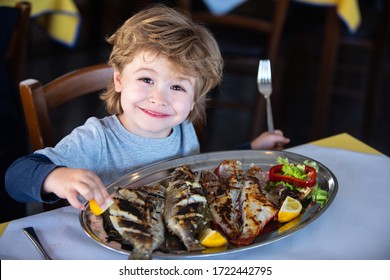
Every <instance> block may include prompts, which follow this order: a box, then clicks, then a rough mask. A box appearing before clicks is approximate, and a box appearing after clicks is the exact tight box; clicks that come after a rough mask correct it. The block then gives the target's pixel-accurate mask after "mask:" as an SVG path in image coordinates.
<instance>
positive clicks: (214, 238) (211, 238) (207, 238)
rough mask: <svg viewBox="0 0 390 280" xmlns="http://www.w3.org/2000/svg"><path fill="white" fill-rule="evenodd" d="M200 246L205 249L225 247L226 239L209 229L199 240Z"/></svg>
mask: <svg viewBox="0 0 390 280" xmlns="http://www.w3.org/2000/svg"><path fill="white" fill-rule="evenodd" d="M199 241H200V244H202V245H203V246H205V247H207V248H214V247H221V246H223V245H226V243H227V240H226V238H225V237H224V236H223V235H222V234H221V233H219V232H218V231H216V230H213V229H211V228H208V229H206V230H205V231H204V232H203V233H202V236H201V237H200V239H199Z"/></svg>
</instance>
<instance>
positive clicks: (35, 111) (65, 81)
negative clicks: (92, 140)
mask: <svg viewBox="0 0 390 280" xmlns="http://www.w3.org/2000/svg"><path fill="white" fill-rule="evenodd" d="M112 76H113V69H112V67H110V66H108V65H107V64H99V65H94V66H89V67H85V68H81V69H78V70H75V71H72V72H70V73H67V74H65V75H63V76H61V77H59V78H57V79H55V80H53V81H51V82H49V83H48V84H46V85H42V84H41V83H40V82H39V81H37V80H34V79H27V80H24V81H22V82H21V83H20V86H19V89H20V97H21V100H22V105H23V110H24V115H25V120H26V124H27V128H28V133H29V139H30V145H31V149H32V151H35V150H38V149H42V148H45V147H49V146H54V145H55V144H56V143H57V140H58V139H55V136H54V133H53V124H52V120H51V117H50V112H51V111H52V110H54V109H55V108H57V107H59V106H60V105H62V104H64V103H66V102H69V101H71V100H74V99H76V98H78V97H81V96H84V95H88V94H92V93H96V92H101V91H103V90H104V89H106V87H107V85H108V83H109V81H110V79H112Z"/></svg>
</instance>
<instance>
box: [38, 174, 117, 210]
mask: <svg viewBox="0 0 390 280" xmlns="http://www.w3.org/2000/svg"><path fill="white" fill-rule="evenodd" d="M42 192H44V193H54V194H56V195H57V196H58V197H60V198H64V199H67V200H68V202H69V203H70V205H72V206H73V207H75V208H77V209H81V210H82V209H83V208H84V204H83V203H82V202H81V201H79V200H78V198H77V196H78V195H79V194H80V195H82V196H83V197H84V198H85V199H86V200H87V201H90V200H91V199H95V201H96V202H97V203H98V205H99V206H104V205H105V203H106V202H107V201H108V199H109V198H110V195H109V194H108V192H107V190H106V187H105V186H104V184H103V182H102V181H101V180H100V178H99V177H98V176H97V175H96V174H95V173H94V172H92V171H89V170H86V169H79V168H66V167H59V168H56V169H54V170H53V171H52V172H51V173H50V174H49V175H48V176H47V177H46V179H45V181H44V182H43V188H42Z"/></svg>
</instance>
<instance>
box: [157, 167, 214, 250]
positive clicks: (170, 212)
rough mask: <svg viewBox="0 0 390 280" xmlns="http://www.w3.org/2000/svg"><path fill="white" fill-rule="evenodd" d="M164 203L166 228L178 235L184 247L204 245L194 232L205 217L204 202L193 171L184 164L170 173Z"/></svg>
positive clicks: (202, 193) (192, 247)
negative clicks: (170, 177) (170, 176)
mask: <svg viewBox="0 0 390 280" xmlns="http://www.w3.org/2000/svg"><path fill="white" fill-rule="evenodd" d="M165 205H166V207H165V210H164V219H165V223H166V226H167V228H168V230H169V231H170V232H171V233H172V234H174V235H176V236H178V237H179V238H180V239H181V241H182V242H183V243H184V246H185V247H186V248H187V250H188V251H199V250H203V249H205V248H204V247H203V246H202V245H201V244H200V242H199V240H198V235H199V234H200V233H201V232H202V230H203V228H204V227H205V225H206V224H207V223H208V221H209V220H208V214H207V212H208V204H207V200H206V197H205V195H204V191H203V188H202V186H201V185H200V184H199V182H198V179H197V175H196V174H195V173H193V172H192V171H191V169H190V168H189V167H188V166H180V167H178V168H176V169H175V170H174V172H173V173H172V179H171V180H170V182H169V183H168V187H167V190H166V200H165Z"/></svg>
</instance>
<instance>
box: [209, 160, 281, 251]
mask: <svg viewBox="0 0 390 280" xmlns="http://www.w3.org/2000/svg"><path fill="white" fill-rule="evenodd" d="M260 171H261V169H260V168H259V167H257V166H255V165H251V166H250V168H249V169H248V171H247V172H246V173H244V171H243V167H242V163H241V162H240V161H237V160H224V161H223V162H221V164H220V165H219V166H218V167H217V168H216V169H215V170H214V172H215V174H216V175H217V176H218V177H219V180H220V181H221V184H220V187H221V188H220V189H217V188H216V187H215V185H217V183H215V182H213V183H212V185H214V187H213V188H214V189H213V192H214V193H218V195H220V197H219V196H218V195H216V196H215V197H212V198H211V199H210V195H211V193H210V190H209V191H207V190H208V189H211V188H210V185H208V184H210V183H204V184H203V186H204V187H205V189H206V192H207V193H208V199H209V203H210V205H212V207H211V208H212V209H211V212H212V213H213V219H214V222H216V223H217V224H218V226H219V227H220V228H221V229H222V230H223V231H224V233H225V234H226V235H227V237H228V239H229V241H230V242H231V243H234V244H236V245H248V244H251V243H253V241H254V239H255V238H256V237H257V236H258V235H259V234H260V232H261V231H262V230H263V228H264V226H265V225H266V224H267V223H268V222H269V221H270V220H272V219H273V218H275V217H276V215H277V212H278V210H277V208H275V207H274V206H273V204H272V203H271V202H270V201H269V200H268V199H267V198H266V197H265V195H264V194H263V192H262V190H261V187H260V185H259V180H258V179H257V178H256V175H258V174H259V172H260ZM207 177H211V175H208V176H207ZM205 181H206V180H205ZM224 186H227V187H224Z"/></svg>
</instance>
